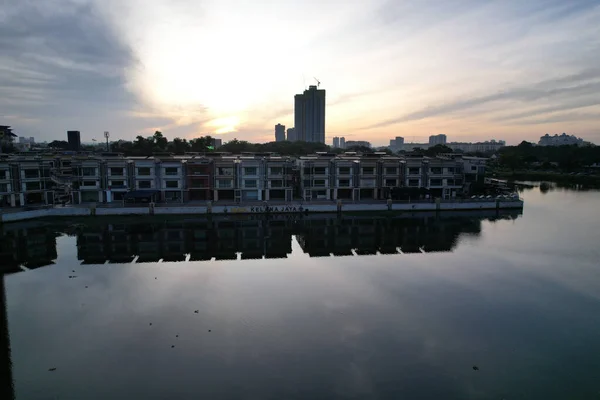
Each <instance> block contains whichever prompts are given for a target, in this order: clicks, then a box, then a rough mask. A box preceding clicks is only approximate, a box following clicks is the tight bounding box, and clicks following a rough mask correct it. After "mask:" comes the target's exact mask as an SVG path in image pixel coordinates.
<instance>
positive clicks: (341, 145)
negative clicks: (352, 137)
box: [340, 137, 346, 149]
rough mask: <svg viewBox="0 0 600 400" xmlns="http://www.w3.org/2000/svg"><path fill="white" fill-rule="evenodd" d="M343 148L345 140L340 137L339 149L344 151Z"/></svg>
mask: <svg viewBox="0 0 600 400" xmlns="http://www.w3.org/2000/svg"><path fill="white" fill-rule="evenodd" d="M345 148H346V138H345V137H341V138H340V149H345Z"/></svg>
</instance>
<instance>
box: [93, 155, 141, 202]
mask: <svg viewBox="0 0 600 400" xmlns="http://www.w3.org/2000/svg"><path fill="white" fill-rule="evenodd" d="M103 158H104V163H103V164H102V169H101V174H102V180H103V184H102V187H103V188H104V191H105V196H104V200H105V201H106V202H107V203H112V202H114V201H123V200H124V198H125V194H126V193H127V192H128V191H129V190H131V189H133V188H134V187H135V186H134V184H133V182H134V180H133V173H132V169H133V166H132V165H130V164H132V163H131V162H130V161H129V160H128V159H127V158H125V157H123V155H122V154H119V153H105V154H103Z"/></svg>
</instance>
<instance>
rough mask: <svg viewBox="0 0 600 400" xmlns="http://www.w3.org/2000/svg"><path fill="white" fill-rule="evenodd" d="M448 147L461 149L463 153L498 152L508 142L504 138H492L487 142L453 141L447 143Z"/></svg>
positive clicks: (454, 149) (455, 149)
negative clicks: (497, 139)
mask: <svg viewBox="0 0 600 400" xmlns="http://www.w3.org/2000/svg"><path fill="white" fill-rule="evenodd" d="M446 146H447V147H449V148H451V149H452V150H453V151H457V150H458V151H461V152H463V153H478V152H480V153H490V152H496V151H498V150H500V149H501V148H503V147H505V146H506V142H505V141H504V140H499V141H496V140H493V139H492V140H490V141H485V142H475V143H462V142H451V143H447V144H446Z"/></svg>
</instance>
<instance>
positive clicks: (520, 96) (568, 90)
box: [363, 69, 600, 129]
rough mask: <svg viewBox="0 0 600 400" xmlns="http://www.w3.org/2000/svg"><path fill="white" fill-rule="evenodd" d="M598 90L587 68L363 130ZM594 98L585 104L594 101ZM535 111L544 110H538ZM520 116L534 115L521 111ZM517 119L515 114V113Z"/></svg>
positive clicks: (598, 78) (599, 73) (595, 75)
mask: <svg viewBox="0 0 600 400" xmlns="http://www.w3.org/2000/svg"><path fill="white" fill-rule="evenodd" d="M599 91H600V69H589V70H584V71H581V72H579V73H577V74H570V75H567V76H563V77H559V78H555V79H550V80H545V81H542V82H538V83H535V84H531V85H523V86H515V87H512V88H508V89H505V90H503V91H499V92H496V93H492V94H488V95H483V96H477V97H472V98H467V99H456V100H454V101H451V102H448V103H444V104H439V105H434V106H429V107H425V108H422V109H419V110H417V111H414V112H411V113H408V114H405V115H403V116H401V117H398V118H392V119H389V120H386V121H383V122H380V123H377V124H374V125H371V126H367V127H365V128H363V129H373V128H381V127H386V126H390V125H395V124H398V123H401V122H410V121H418V120H423V119H427V118H432V117H439V116H448V115H452V114H463V115H464V114H466V113H471V112H475V111H480V107H481V106H486V105H498V104H499V103H502V104H504V103H506V102H508V103H511V104H512V105H513V106H519V105H522V104H530V103H532V102H536V101H539V100H542V99H543V100H558V101H564V100H565V99H566V100H570V99H573V98H579V97H582V96H589V95H594V96H595V95H596V94H597V93H598V92H599ZM598 102H599V101H598V99H597V98H595V99H593V100H592V101H591V103H584V104H586V105H595V104H598ZM569 108H570V106H569V105H567V104H563V105H555V106H552V107H548V108H547V110H546V111H545V112H551V111H561V110H566V109H569ZM538 112H544V111H543V110H540V111H538ZM521 115H523V116H529V115H534V114H528V113H521ZM515 117H516V118H519V114H516V116H515Z"/></svg>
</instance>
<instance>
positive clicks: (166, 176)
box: [155, 156, 185, 203]
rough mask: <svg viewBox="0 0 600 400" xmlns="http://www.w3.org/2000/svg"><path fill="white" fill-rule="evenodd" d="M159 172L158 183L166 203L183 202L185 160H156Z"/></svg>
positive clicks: (164, 158)
mask: <svg viewBox="0 0 600 400" xmlns="http://www.w3.org/2000/svg"><path fill="white" fill-rule="evenodd" d="M155 161H156V164H157V168H156V170H157V171H158V173H159V175H158V183H159V190H160V194H161V199H162V200H163V201H164V202H168V203H173V202H178V203H181V202H183V197H184V189H185V178H184V174H183V166H184V159H182V158H180V157H171V156H163V157H157V158H156V159H155Z"/></svg>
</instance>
